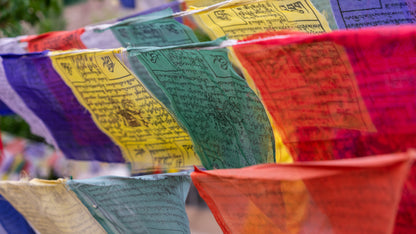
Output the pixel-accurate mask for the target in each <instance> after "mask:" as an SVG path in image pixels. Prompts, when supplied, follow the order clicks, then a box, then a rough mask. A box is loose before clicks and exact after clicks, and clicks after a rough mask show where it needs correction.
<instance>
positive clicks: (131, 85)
mask: <svg viewBox="0 0 416 234" xmlns="http://www.w3.org/2000/svg"><path fill="white" fill-rule="evenodd" d="M119 53H120V50H107V51H100V52H77V53H75V52H74V53H64V54H59V53H56V54H54V55H52V56H51V59H52V62H53V66H54V67H55V69H56V70H57V72H58V73H59V74H60V75H61V77H62V79H63V80H64V81H65V83H66V84H67V85H68V86H69V87H70V88H71V90H72V92H73V93H74V95H75V96H76V97H77V99H78V100H79V102H80V103H81V104H82V105H83V106H84V107H85V108H86V109H87V110H88V111H89V113H90V114H91V116H92V118H93V120H94V122H95V123H96V124H97V125H98V126H99V128H100V129H101V130H102V131H104V132H105V133H106V134H107V135H108V136H109V137H111V139H112V140H113V141H114V142H116V143H117V145H119V146H120V147H121V149H122V151H123V155H124V156H125V158H126V160H127V161H129V162H131V163H132V172H133V173H148V172H154V171H158V170H170V169H173V170H184V169H189V168H190V167H192V165H200V164H201V163H200V162H199V159H198V157H197V156H196V154H195V153H194V151H193V146H192V141H191V139H190V137H189V135H188V134H187V133H186V132H185V131H184V130H183V129H182V128H181V127H180V126H179V125H178V122H177V121H176V120H175V118H174V117H173V116H172V115H171V114H170V113H169V112H168V111H167V109H166V108H165V107H164V106H162V105H161V104H160V103H159V102H158V101H157V100H156V99H154V98H153V97H152V96H151V95H150V94H149V93H148V92H147V90H146V89H145V88H144V86H143V85H142V84H141V83H140V81H139V80H138V79H137V78H136V77H135V76H134V75H132V74H131V72H130V71H129V70H128V69H127V68H126V67H125V65H124V64H123V63H121V61H120V60H119V59H118V58H117V57H116V55H117V54H119Z"/></svg>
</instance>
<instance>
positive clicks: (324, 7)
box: [310, 0, 338, 30]
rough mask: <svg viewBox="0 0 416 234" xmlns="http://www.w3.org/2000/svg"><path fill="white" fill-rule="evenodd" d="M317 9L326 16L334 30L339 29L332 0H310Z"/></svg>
mask: <svg viewBox="0 0 416 234" xmlns="http://www.w3.org/2000/svg"><path fill="white" fill-rule="evenodd" d="M310 1H311V3H312V4H313V5H314V6H315V7H316V9H317V10H318V11H319V12H320V13H321V14H322V15H323V16H324V17H325V19H326V21H327V22H328V25H329V27H330V28H331V29H332V30H335V29H338V26H337V23H336V21H335V16H334V13H333V12H332V6H331V3H330V2H329V1H330V0H310Z"/></svg>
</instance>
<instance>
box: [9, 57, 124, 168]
mask: <svg viewBox="0 0 416 234" xmlns="http://www.w3.org/2000/svg"><path fill="white" fill-rule="evenodd" d="M3 66H4V68H5V73H6V76H7V79H8V82H9V83H10V85H11V86H12V87H13V89H14V90H15V91H16V92H17V93H18V94H19V96H20V97H21V98H22V99H23V101H24V102H25V104H26V105H27V106H28V107H29V108H30V109H31V110H32V111H33V112H34V113H35V114H36V115H37V116H38V117H39V118H40V119H42V121H43V122H44V123H45V125H46V126H47V127H48V129H49V131H50V132H51V133H52V135H53V137H54V139H55V142H56V143H57V144H58V147H59V149H60V150H62V152H63V153H64V154H65V156H66V157H67V158H70V159H77V160H98V161H104V162H124V158H123V156H122V154H121V151H120V148H119V147H118V146H117V145H116V144H114V143H113V142H112V140H111V139H110V138H109V137H108V136H107V135H105V134H104V133H103V132H102V131H101V130H100V129H99V128H98V127H97V126H96V125H95V124H94V121H93V120H92V118H91V116H90V115H89V113H88V111H87V110H86V109H85V108H84V107H82V106H81V105H80V104H79V103H78V101H77V100H76V98H75V96H74V94H73V93H72V91H71V89H70V88H69V87H68V86H66V85H65V83H64V82H63V80H62V79H61V77H60V76H59V75H58V73H57V72H56V71H55V70H54V69H53V67H52V63H51V60H50V59H49V57H47V56H45V54H41V53H39V54H26V55H4V56H3ZM16 67H19V68H20V69H15V68H16Z"/></svg>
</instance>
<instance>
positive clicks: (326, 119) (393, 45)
mask: <svg viewBox="0 0 416 234" xmlns="http://www.w3.org/2000/svg"><path fill="white" fill-rule="evenodd" d="M415 6H416V3H415V2H414V1H412V0H408V1H403V0H395V1H384V0H381V1H367V2H365V3H363V2H361V1H352V2H351V1H342V0H330V1H323V0H257V1H253V0H228V1H219V0H205V1H204V0H186V1H185V2H184V3H182V2H178V1H177V2H172V3H169V4H167V5H164V6H160V7H157V8H155V9H153V10H149V11H146V12H145V13H139V14H136V15H134V16H132V17H128V18H123V19H120V20H114V21H112V22H108V23H106V24H98V25H91V26H86V27H84V28H80V29H77V30H73V31H60V32H50V33H46V34H42V35H32V36H19V37H16V38H0V63H1V64H0V100H1V101H2V102H3V103H5V104H6V105H7V107H8V108H10V109H11V110H12V111H13V112H15V113H17V114H18V115H20V116H22V118H24V119H25V120H26V121H27V122H28V123H29V125H30V127H31V131H32V132H33V133H35V134H37V135H39V136H42V137H44V138H45V139H46V141H47V142H48V143H50V144H51V145H53V146H54V147H55V149H57V150H59V151H61V152H62V154H63V155H64V156H65V157H66V158H68V159H73V160H84V161H100V162H110V163H128V164H130V165H131V173H132V174H135V175H140V174H155V173H159V172H163V173H165V174H163V175H146V176H136V177H127V178H123V177H98V178H92V179H86V180H71V179H59V180H56V181H44V180H39V179H34V180H31V181H25V180H22V181H19V182H11V181H2V182H0V195H1V196H2V197H0V203H4V204H5V205H4V206H0V232H1V231H2V230H5V232H13V230H20V231H22V232H23V231H24V232H30V231H31V232H34V231H38V232H41V233H49V232H51V233H56V232H58V231H61V232H65V233H72V232H74V233H75V232H77V233H78V232H83V233H97V232H98V233H100V232H103V233H104V232H108V233H126V232H131V231H133V230H135V232H138V231H137V230H140V232H150V233H178V232H179V233H189V232H190V230H189V223H188V218H187V216H186V213H185V208H184V200H185V198H186V195H187V192H188V190H189V185H190V182H191V178H192V181H193V183H194V184H195V186H196V187H197V189H198V191H199V192H200V194H201V196H202V197H203V198H204V200H205V201H206V202H207V204H208V206H209V208H210V209H211V211H212V212H213V214H214V216H215V218H216V220H217V222H218V223H219V225H220V227H221V228H222V230H223V231H224V232H225V233H235V232H237V233H248V232H263V233H303V232H327V233H351V232H356V231H365V232H377V233H379V232H380V233H391V232H395V233H401V232H405V233H409V232H412V231H415V230H416V225H415V223H416V218H415V217H416V213H415V211H414V209H412V208H413V205H414V203H415V201H416V190H415V188H416V179H415V178H416V176H415V173H416V170H415V169H414V168H413V166H412V162H413V160H414V157H415V156H414V153H413V152H411V151H408V150H409V149H410V148H413V147H415V142H416V133H415V132H416V124H415V123H416V121H415V120H414V116H415V115H414V113H415V112H416V103H415V102H416V101H415V100H416V92H415V90H416V83H415V82H414V79H415V77H416V66H415V65H416V60H415V59H414V58H416V47H415V46H414V38H416V27H415V26H413V25H401V26H397V24H411V23H414V22H415V15H416V14H414V13H415V10H416V8H415ZM171 8H172V9H171ZM391 24H394V25H395V26H391ZM379 25H384V26H382V27H369V26H379ZM387 25H390V26H387ZM336 29H348V30H336ZM331 30H336V31H333V32H331ZM196 32H198V33H196ZM200 32H203V33H205V34H206V35H207V37H203V36H201V34H200ZM204 38H205V39H207V38H209V39H210V40H204ZM0 107H1V106H0ZM2 110H6V109H0V113H2ZM374 155H380V156H374ZM4 162H5V160H0V165H1V164H2V163H4ZM277 163H287V164H277ZM258 164H265V165H258ZM194 166H196V167H197V168H196V169H195V171H194V172H190V171H192V169H193V167H194ZM198 168H199V169H198ZM178 171H183V172H178ZM0 172H1V171H0ZM189 174H190V175H189ZM32 203H33V204H32ZM34 204H37V205H36V206H35V205H34ZM4 212H11V214H13V215H11V216H10V218H5V217H3V216H4ZM345 220H348V224H347V223H346V221H345Z"/></svg>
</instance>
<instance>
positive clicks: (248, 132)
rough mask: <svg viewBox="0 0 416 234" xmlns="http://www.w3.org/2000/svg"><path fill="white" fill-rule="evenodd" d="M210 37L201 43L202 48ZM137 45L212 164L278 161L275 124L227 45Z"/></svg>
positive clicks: (231, 165)
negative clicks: (236, 68) (231, 58)
mask: <svg viewBox="0 0 416 234" xmlns="http://www.w3.org/2000/svg"><path fill="white" fill-rule="evenodd" d="M198 45H201V46H202V45H205V44H204V43H195V44H192V46H194V47H196V48H198ZM187 47H191V45H188V46H183V47H180V46H178V47H175V48H166V49H163V48H160V49H154V50H152V49H149V50H145V51H142V52H140V51H139V50H138V51H139V52H137V51H136V50H134V49H132V50H130V53H131V55H134V53H138V55H137V56H138V58H139V60H140V62H142V64H143V65H145V66H146V69H147V71H148V72H149V73H150V74H151V76H152V77H153V79H154V80H155V82H156V84H157V85H159V86H160V88H161V89H162V90H163V92H164V93H165V94H166V96H167V97H168V98H169V101H170V103H171V106H172V110H173V112H174V113H175V116H176V117H177V118H178V119H179V121H180V122H181V123H182V124H183V125H184V126H185V127H186V129H187V130H188V132H189V134H190V135H191V137H192V140H193V142H194V147H195V151H196V152H197V153H198V156H199V157H200V159H201V161H202V164H203V165H204V167H205V168H207V169H212V168H235V167H244V166H249V165H254V164H259V163H266V162H274V138H273V133H272V128H271V125H270V122H269V120H268V117H267V114H266V112H265V110H264V107H263V105H262V103H261V102H260V100H259V98H258V97H257V96H256V95H255V93H254V92H253V91H252V90H251V89H250V88H249V87H248V85H247V83H246V81H245V80H244V79H243V78H241V77H240V76H238V75H237V73H236V72H235V71H234V70H233V67H232V65H231V63H230V62H229V60H228V55H227V51H226V50H225V49H212V50H209V49H207V50H205V49H203V48H199V49H192V48H187Z"/></svg>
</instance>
